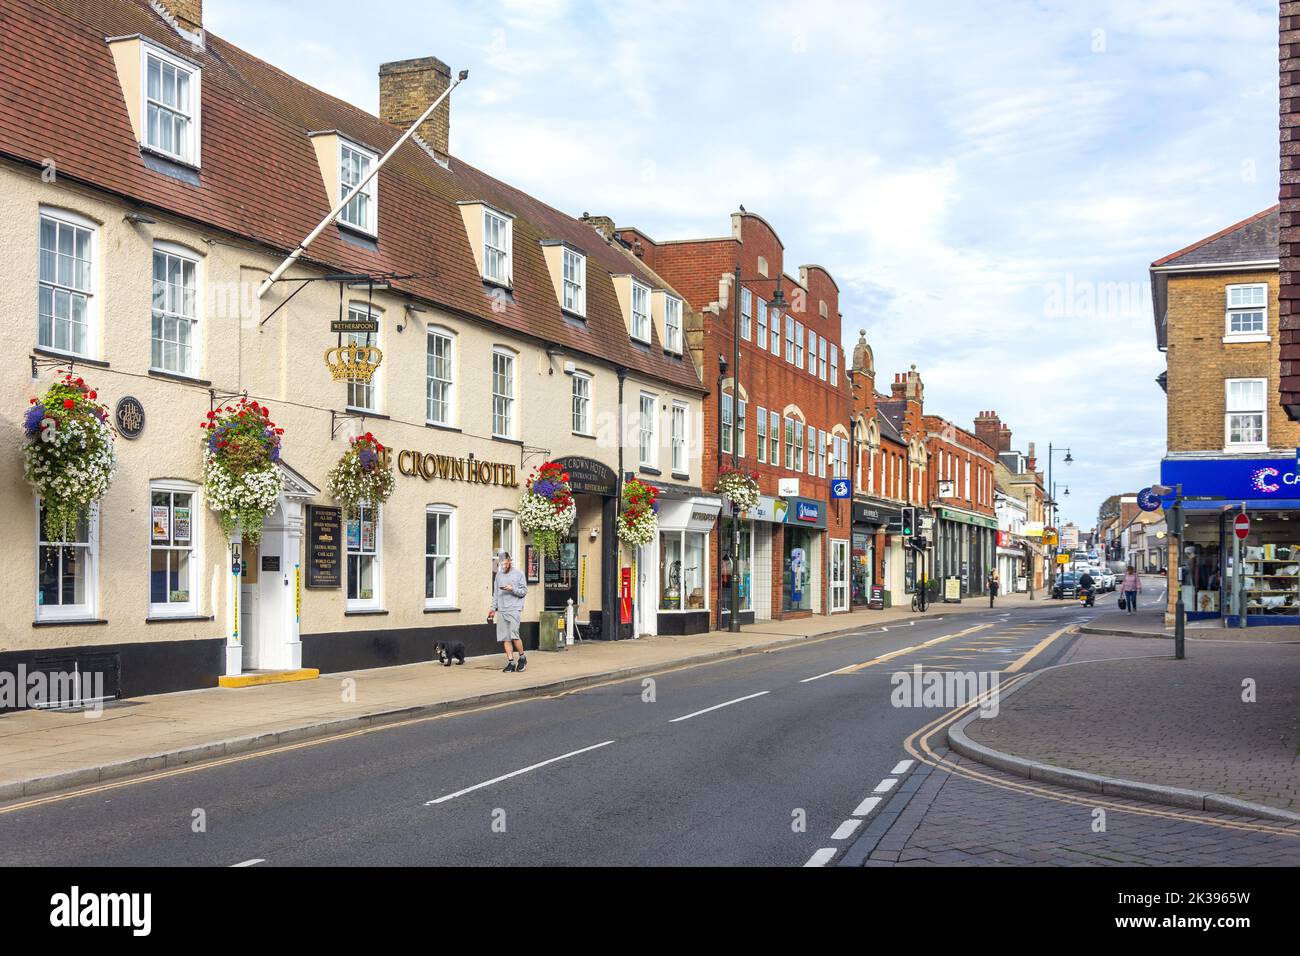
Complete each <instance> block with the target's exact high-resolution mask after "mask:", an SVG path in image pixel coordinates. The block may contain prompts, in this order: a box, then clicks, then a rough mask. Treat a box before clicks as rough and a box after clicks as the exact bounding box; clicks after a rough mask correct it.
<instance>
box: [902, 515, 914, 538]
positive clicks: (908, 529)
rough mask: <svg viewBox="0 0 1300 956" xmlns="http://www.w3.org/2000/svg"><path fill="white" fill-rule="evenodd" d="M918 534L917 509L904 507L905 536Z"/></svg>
mask: <svg viewBox="0 0 1300 956" xmlns="http://www.w3.org/2000/svg"><path fill="white" fill-rule="evenodd" d="M915 534H916V509H915V508H904V509H903V537H904V538H910V537H913V536H914V535H915Z"/></svg>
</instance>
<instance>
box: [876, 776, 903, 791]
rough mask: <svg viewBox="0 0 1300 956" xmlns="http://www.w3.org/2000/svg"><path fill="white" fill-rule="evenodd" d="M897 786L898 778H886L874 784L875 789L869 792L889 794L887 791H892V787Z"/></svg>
mask: <svg viewBox="0 0 1300 956" xmlns="http://www.w3.org/2000/svg"><path fill="white" fill-rule="evenodd" d="M897 785H898V778H896V777H886V778H885V779H884V780H882V781H880V783H878V784H876V789H875V790H873V791H871V792H872V793H889V791H890V790H893V789H894V787H896V786H897Z"/></svg>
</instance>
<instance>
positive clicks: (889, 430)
mask: <svg viewBox="0 0 1300 956" xmlns="http://www.w3.org/2000/svg"><path fill="white" fill-rule="evenodd" d="M876 421H878V422H879V423H880V435H881V437H882V438H888V439H890V440H891V441H896V442H898V444H900V445H906V444H907V442H906V441H905V440H904V439H903V433H902V431H901V430H900V429H899V426H898V423H896V422H895V421H894V419H893V418H891V417H890V415H889V412H888V411H887V410H886V409H883V408H879V407H878V408H877V409H876ZM900 421H901V418H900Z"/></svg>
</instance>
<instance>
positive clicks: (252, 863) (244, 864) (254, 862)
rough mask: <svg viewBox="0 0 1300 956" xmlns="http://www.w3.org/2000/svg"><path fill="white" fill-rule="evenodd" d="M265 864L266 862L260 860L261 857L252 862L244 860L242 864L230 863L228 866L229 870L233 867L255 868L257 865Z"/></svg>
mask: <svg viewBox="0 0 1300 956" xmlns="http://www.w3.org/2000/svg"><path fill="white" fill-rule="evenodd" d="M265 862H266V860H264V859H262V858H261V857H258V858H256V859H252V860H245V861H244V862H243V863H232V864H230V868H231V869H234V868H235V867H239V866H257V864H259V863H265Z"/></svg>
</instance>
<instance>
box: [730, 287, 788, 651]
mask: <svg viewBox="0 0 1300 956" xmlns="http://www.w3.org/2000/svg"><path fill="white" fill-rule="evenodd" d="M762 278H763V279H766V278H767V277H766V276H763V277H762ZM749 281H750V282H757V281H760V280H759V279H750V280H749ZM740 283H741V278H740V266H739V265H737V266H736V269H735V282H734V283H733V284H732V289H731V291H732V303H731V467H732V468H733V469H735V470H739V469H740V446H739V444H738V443H737V441H736V438H737V436H738V435H739V428H738V426H739V424H740ZM768 305H769V308H773V309H775V310H776V311H777V312H780V311H781V310H782V309H783V308H785V305H786V302H785V293H783V292H782V291H781V275H780V273H779V272H778V273H777V277H776V291H775V292H774V293H773V294H772V301H771V302H770V303H768ZM723 368H724V369H725V365H724V366H723ZM724 374H725V373H724ZM718 378H719V382H718V429H719V431H721V428H722V382H721V379H722V375H719V376H718ZM719 564H721V562H719ZM739 571H740V509H738V508H737V507H736V505H735V502H732V504H731V587H730V589H729V593H728V604H729V605H730V609H729V612H728V615H727V630H728V631H732V632H736V631H739V630H740V574H739ZM719 613H720V612H719Z"/></svg>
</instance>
